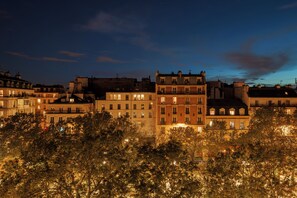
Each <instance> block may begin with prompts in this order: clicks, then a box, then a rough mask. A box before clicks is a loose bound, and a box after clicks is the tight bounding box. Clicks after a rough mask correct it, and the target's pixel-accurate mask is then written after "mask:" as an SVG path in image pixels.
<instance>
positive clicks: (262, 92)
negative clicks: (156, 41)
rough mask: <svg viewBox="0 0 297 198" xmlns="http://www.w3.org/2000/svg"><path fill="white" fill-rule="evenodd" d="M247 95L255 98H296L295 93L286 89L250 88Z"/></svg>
mask: <svg viewBox="0 0 297 198" xmlns="http://www.w3.org/2000/svg"><path fill="white" fill-rule="evenodd" d="M248 95H249V97H255V98H257V97H258V98H292V97H297V92H296V90H294V89H292V88H287V87H261V88H259V87H251V88H249V91H248Z"/></svg>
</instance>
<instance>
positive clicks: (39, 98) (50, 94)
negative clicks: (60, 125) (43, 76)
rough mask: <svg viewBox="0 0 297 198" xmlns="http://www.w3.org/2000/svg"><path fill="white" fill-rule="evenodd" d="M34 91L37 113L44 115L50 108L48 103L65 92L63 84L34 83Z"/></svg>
mask: <svg viewBox="0 0 297 198" xmlns="http://www.w3.org/2000/svg"><path fill="white" fill-rule="evenodd" d="M33 89H34V93H35V96H36V101H35V104H36V106H35V107H36V109H35V112H36V114H39V115H44V114H45V112H46V110H48V104H49V103H52V102H54V101H55V100H57V99H58V98H59V97H61V96H62V94H63V93H64V87H63V86H62V85H40V84H37V85H34V86H33Z"/></svg>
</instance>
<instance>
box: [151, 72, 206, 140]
mask: <svg viewBox="0 0 297 198" xmlns="http://www.w3.org/2000/svg"><path fill="white" fill-rule="evenodd" d="M206 88H207V87H206V83H205V73H204V72H201V73H200V74H186V75H185V74H182V72H178V74H160V73H158V72H157V73H156V135H157V138H158V137H162V136H164V135H165V136H167V135H168V132H169V130H170V129H171V128H174V127H187V126H189V127H192V128H194V130H196V131H202V128H203V126H204V124H205V121H206V100H207V96H206Z"/></svg>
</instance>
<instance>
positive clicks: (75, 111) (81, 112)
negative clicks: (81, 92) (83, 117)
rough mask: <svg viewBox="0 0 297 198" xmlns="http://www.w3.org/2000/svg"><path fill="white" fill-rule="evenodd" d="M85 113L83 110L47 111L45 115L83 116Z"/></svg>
mask: <svg viewBox="0 0 297 198" xmlns="http://www.w3.org/2000/svg"><path fill="white" fill-rule="evenodd" d="M85 112H86V111H84V110H79V111H78V110H71V111H68V110H63V111H60V110H48V111H46V113H47V114H83V113H85Z"/></svg>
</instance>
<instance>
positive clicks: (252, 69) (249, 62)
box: [225, 51, 289, 80]
mask: <svg viewBox="0 0 297 198" xmlns="http://www.w3.org/2000/svg"><path fill="white" fill-rule="evenodd" d="M225 58H226V60H228V61H230V62H233V63H235V64H236V68H237V69H240V70H244V75H243V77H244V78H246V79H251V80H257V79H259V78H260V77H261V76H263V75H267V74H271V73H274V72H276V71H278V70H279V69H280V68H282V67H283V66H284V65H285V64H286V63H288V61H289V57H288V55H287V54H285V53H277V54H273V55H258V54H255V53H253V52H251V51H243V52H230V53H227V54H226V55H225Z"/></svg>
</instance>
